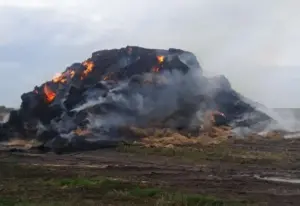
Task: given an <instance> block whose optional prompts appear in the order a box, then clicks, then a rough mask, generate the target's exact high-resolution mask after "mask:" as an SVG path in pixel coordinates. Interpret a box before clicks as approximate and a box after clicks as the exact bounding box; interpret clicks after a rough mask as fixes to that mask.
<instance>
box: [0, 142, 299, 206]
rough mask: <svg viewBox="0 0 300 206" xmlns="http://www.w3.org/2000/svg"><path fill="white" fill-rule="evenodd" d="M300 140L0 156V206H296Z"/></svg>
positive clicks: (3, 152)
mask: <svg viewBox="0 0 300 206" xmlns="http://www.w3.org/2000/svg"><path fill="white" fill-rule="evenodd" d="M299 147H300V140H287V141H285V140H268V141H267V140H247V141H245V140H231V141H227V142H223V143H221V144H217V145H210V146H201V145H197V146H182V147H179V146H178V147H177V146H176V147H172V148H153V147H145V146H141V145H120V146H119V147H118V148H116V149H107V150H97V151H90V152H82V153H72V154H63V155H56V154H53V153H46V154H30V153H28V154H26V153H12V152H7V151H2V152H1V151H0V206H2V205H3V206H4V205H5V206H6V205H7V206H15V205H18V206H22V205H24V206H35V205H36V206H38V205H41V206H50V205H51V206H52V205H70V206H71V205H72V206H73V205H75V206H76V205H120V206H121V205H157V206H160V205H174V206H177V205H178V206H179V205H182V206H186V205H215V206H217V205H272V206H277V205H278V206H282V205H297V204H298V202H299V201H300V193H299V185H297V184H289V183H276V182H269V181H262V180H259V179H257V178H256V177H255V176H257V175H259V176H268V175H275V174H276V175H280V176H286V177H291V176H293V177H294V178H297V177H298V178H299V177H300V170H299V163H298V162H299V159H300V153H299Z"/></svg>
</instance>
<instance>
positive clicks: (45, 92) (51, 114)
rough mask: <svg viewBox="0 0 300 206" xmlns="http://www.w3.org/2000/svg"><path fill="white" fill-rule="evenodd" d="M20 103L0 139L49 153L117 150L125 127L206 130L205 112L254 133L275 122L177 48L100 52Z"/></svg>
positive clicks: (223, 78) (222, 121)
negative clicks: (60, 148) (195, 126)
mask: <svg viewBox="0 0 300 206" xmlns="http://www.w3.org/2000/svg"><path fill="white" fill-rule="evenodd" d="M21 99H22V103H21V106H20V109H19V110H15V111H12V112H11V113H10V118H9V120H8V122H6V123H3V124H2V125H1V128H0V134H1V136H0V140H7V139H9V138H11V137H12V136H13V135H14V136H15V134H16V133H17V134H18V136H19V137H22V138H25V139H32V138H34V139H38V140H40V141H42V142H44V143H45V145H48V146H49V145H50V146H49V147H51V145H52V146H53V147H55V148H56V147H57V146H55V145H57V142H64V144H62V145H68V147H70V145H71V146H73V147H76V148H77V147H78V145H77V146H74V145H76V144H75V143H76V142H79V143H80V145H85V146H84V149H86V147H88V146H86V145H89V144H84V143H83V141H89V142H90V141H92V142H95V141H102V142H105V145H111V144H109V143H107V141H114V143H115V141H116V140H121V139H122V138H126V137H125V136H124V135H123V134H121V133H120V132H118V131H119V130H118V128H120V127H124V126H133V125H134V126H139V127H147V126H148V125H154V124H155V125H156V126H159V127H169V128H173V129H178V130H183V129H189V128H190V127H191V124H192V123H191V122H195V119H196V122H197V121H199V125H200V123H201V118H198V117H197V115H198V114H199V112H200V113H201V112H202V113H204V112H205V111H207V110H217V111H220V112H222V113H224V114H225V117H226V118H224V117H221V116H220V117H217V118H216V121H217V124H219V125H221V124H229V125H234V126H235V127H238V126H240V125H241V126H246V127H251V126H253V125H255V124H257V123H259V122H265V121H269V120H270V118H269V117H268V116H267V115H265V114H263V113H261V112H259V111H256V110H255V108H253V107H252V106H251V105H249V104H247V103H246V102H244V101H243V98H242V96H241V95H239V94H238V93H237V92H235V91H234V90H233V89H232V88H231V86H230V83H229V81H228V80H227V79H226V78H225V77H224V76H219V77H214V78H207V77H205V76H203V75H202V68H201V67H200V65H199V63H198V61H197V58H196V57H195V55H194V54H192V53H191V52H187V51H183V50H179V49H169V50H157V49H146V48H141V47H134V46H127V47H126V48H121V49H112V50H102V51H97V52H94V53H93V54H92V56H91V57H90V58H89V59H87V60H86V61H84V62H82V63H74V64H72V65H71V66H69V67H68V68H66V70H65V71H64V72H62V73H60V74H57V75H55V77H53V79H52V80H51V81H48V82H45V83H44V84H42V85H40V86H36V87H35V88H34V89H33V90H32V91H30V92H27V93H25V94H23V95H22V96H21ZM245 115H246V116H247V117H248V118H247V119H245V118H244V117H245ZM78 137H81V138H78ZM58 140H59V141H58ZM54 143H55V144H54ZM93 145H97V144H95V143H93ZM98 146H99V145H98Z"/></svg>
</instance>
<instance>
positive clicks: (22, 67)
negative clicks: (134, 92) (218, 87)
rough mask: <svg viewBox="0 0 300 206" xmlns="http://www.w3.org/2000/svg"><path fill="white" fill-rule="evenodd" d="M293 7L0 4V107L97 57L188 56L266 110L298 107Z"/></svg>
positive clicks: (102, 1) (163, 0)
mask: <svg viewBox="0 0 300 206" xmlns="http://www.w3.org/2000/svg"><path fill="white" fill-rule="evenodd" d="M299 8H300V1H298V0H251V1H242V0H184V1H183V0H126V1H125V0H109V1H107V0H84V1H83V0H63V1H61V0H26V1H24V0H10V1H6V0H0V26H1V32H0V72H1V75H0V78H1V79H0V95H1V98H0V100H1V102H0V104H5V105H8V106H19V104H20V95H21V94H22V93H23V92H26V91H29V90H31V89H32V88H33V87H34V86H35V85H39V84H41V83H42V82H43V81H45V80H47V79H51V77H52V76H53V75H54V74H55V73H56V72H60V71H62V70H64V68H65V67H66V66H68V65H70V64H71V63H73V62H76V61H82V60H84V59H85V58H87V57H89V56H90V54H91V53H92V52H93V51H95V50H100V49H104V48H115V47H123V46H126V45H139V46H144V47H151V48H169V47H177V48H182V49H186V50H190V51H192V52H194V53H195V54H196V55H197V57H198V59H199V61H200V63H201V64H202V66H203V68H204V70H206V71H207V72H208V73H210V74H224V75H225V76H227V77H228V78H229V80H230V81H231V83H232V85H233V87H234V88H235V89H236V90H238V91H239V92H241V93H242V94H244V95H245V96H247V97H250V98H252V99H254V100H257V101H260V102H261V103H264V104H266V105H267V106H269V107H299V106H300V96H299V95H298V94H299V92H298V88H300V67H299V65H300V58H299V57H298V55H299V54H300V28H299V23H300V13H299V12H298V9H299Z"/></svg>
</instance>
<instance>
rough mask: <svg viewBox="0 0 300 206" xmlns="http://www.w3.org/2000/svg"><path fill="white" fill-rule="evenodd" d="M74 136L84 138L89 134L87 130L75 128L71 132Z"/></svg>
mask: <svg viewBox="0 0 300 206" xmlns="http://www.w3.org/2000/svg"><path fill="white" fill-rule="evenodd" d="M73 132H74V133H75V134H77V135H78V136H84V135H87V134H90V133H91V132H90V131H89V130H87V129H81V128H77V129H75V130H74V131H73Z"/></svg>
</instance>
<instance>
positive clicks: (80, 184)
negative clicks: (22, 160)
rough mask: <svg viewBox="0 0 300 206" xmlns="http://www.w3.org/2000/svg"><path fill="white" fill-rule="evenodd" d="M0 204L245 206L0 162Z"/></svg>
mask: <svg viewBox="0 0 300 206" xmlns="http://www.w3.org/2000/svg"><path fill="white" fill-rule="evenodd" d="M0 174H1V181H0V182H1V185H0V187H1V188H0V191H1V193H0V205H1V206H2V205H3V206H4V205H5V206H13V205H20V206H21V205H22V206H23V205H24V206H39V205H40V206H48V205H49V206H50V205H62V206H64V205H70V206H71V205H72V206H73V205H246V203H245V202H242V201H228V200H222V199H218V198H214V197H210V196H202V195H200V194H185V193H180V192H173V191H172V190H170V189H164V188H158V187H152V186H151V184H147V183H141V182H132V181H126V180H124V179H115V178H108V177H104V176H93V177H90V176H89V175H87V174H86V175H84V174H81V175H76V174H72V173H68V174H67V175H66V173H64V172H62V171H61V170H60V169H58V170H56V169H55V168H45V167H37V166H20V165H16V164H13V163H1V170H0Z"/></svg>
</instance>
